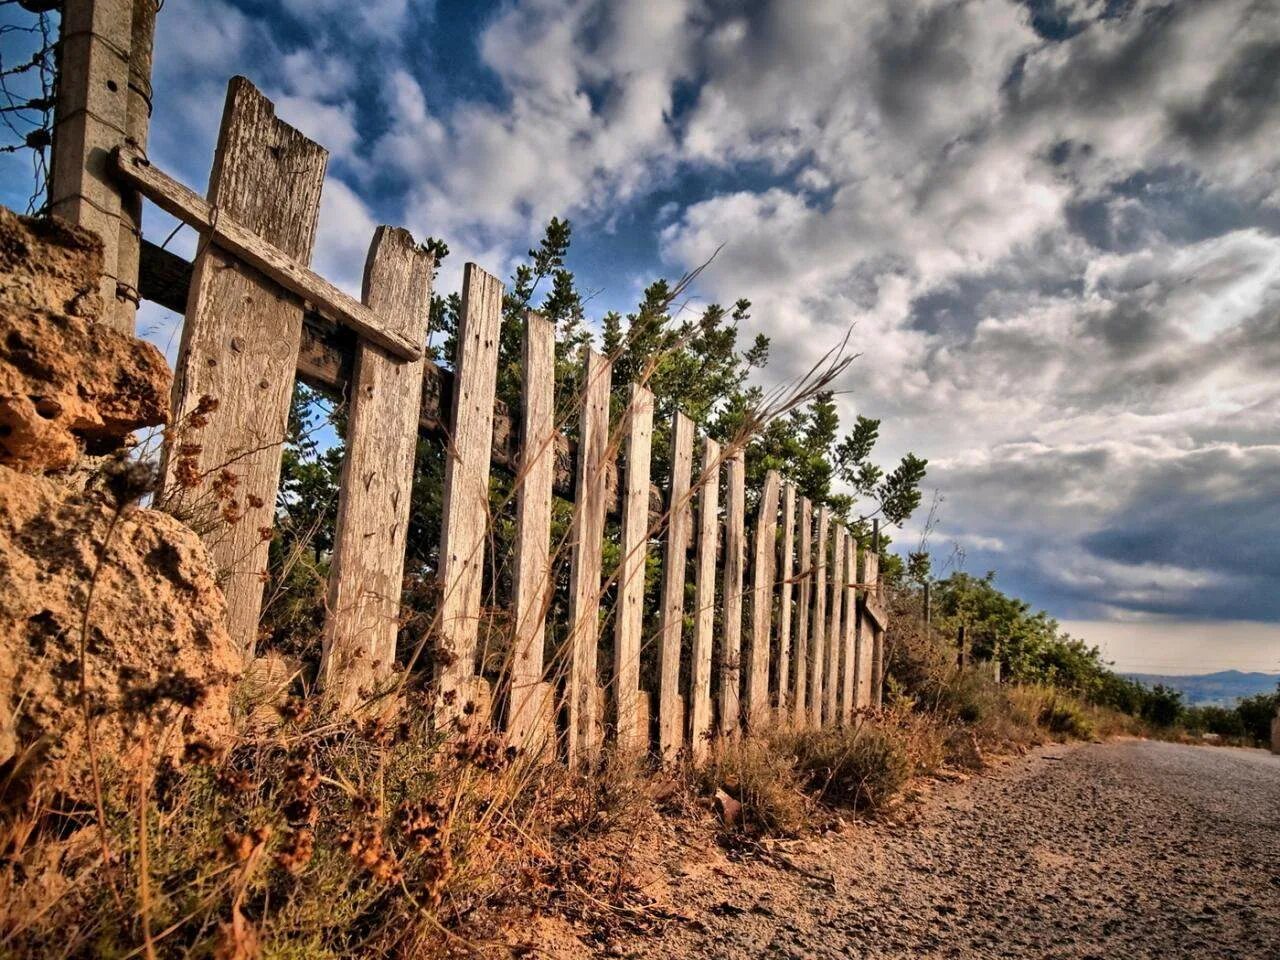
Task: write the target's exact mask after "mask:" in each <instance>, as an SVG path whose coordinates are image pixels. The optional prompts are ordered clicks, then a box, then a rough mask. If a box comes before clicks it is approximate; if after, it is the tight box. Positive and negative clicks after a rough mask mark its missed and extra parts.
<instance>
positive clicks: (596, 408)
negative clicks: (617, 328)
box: [565, 348, 613, 767]
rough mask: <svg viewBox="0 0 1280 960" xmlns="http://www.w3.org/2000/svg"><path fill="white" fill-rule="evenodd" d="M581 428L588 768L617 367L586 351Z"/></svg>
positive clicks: (579, 552)
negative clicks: (611, 412)
mask: <svg viewBox="0 0 1280 960" xmlns="http://www.w3.org/2000/svg"><path fill="white" fill-rule="evenodd" d="M583 352H584V354H585V358H584V363H583V387H582V410H581V418H580V420H579V424H580V426H579V428H578V472H577V481H578V482H577V487H576V490H575V498H576V502H575V503H574V508H573V540H572V548H571V553H570V561H569V624H570V626H569V677H568V682H567V684H566V688H565V700H566V702H567V703H568V706H569V740H568V760H569V765H570V766H571V767H580V766H585V765H586V764H588V763H590V762H591V761H592V760H594V759H595V757H596V756H597V755H598V753H599V750H600V736H601V733H602V730H603V728H602V726H601V724H602V722H603V717H601V716H600V708H601V698H600V689H599V687H600V679H599V672H598V664H597V658H598V656H599V646H600V550H601V545H602V542H603V540H604V499H605V481H606V480H607V479H608V478H607V476H606V473H605V468H606V466H607V458H608V451H609V391H610V388H611V385H612V379H613V366H612V364H611V363H610V362H609V361H608V360H607V359H606V358H605V357H604V356H602V355H601V354H599V353H596V351H594V350H592V349H590V348H586V349H585V350H584V351H583Z"/></svg>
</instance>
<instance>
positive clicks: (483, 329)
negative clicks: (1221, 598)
mask: <svg viewBox="0 0 1280 960" xmlns="http://www.w3.org/2000/svg"><path fill="white" fill-rule="evenodd" d="M501 327H502V283H501V282H500V281H499V280H498V279H497V278H496V277H493V276H490V275H489V274H488V273H486V272H485V271H483V270H481V269H480V268H479V267H478V266H476V265H475V264H474V263H468V264H467V265H466V267H465V268H464V269H463V273H462V310H461V312H460V314H459V316H458V330H457V356H456V357H454V363H453V367H454V394H453V410H452V411H450V418H449V442H448V445H447V447H446V449H445V468H444V495H443V499H442V504H441V510H442V513H443V519H442V521H441V524H440V573H439V577H440V590H441V596H440V608H439V614H438V619H439V640H438V643H437V645H436V656H437V681H438V685H439V691H438V693H439V698H440V700H439V702H440V707H441V710H440V712H439V716H438V720H439V721H440V722H443V721H445V720H447V719H449V718H451V717H456V716H458V715H459V714H462V713H468V712H470V713H473V714H479V713H481V712H482V711H483V710H484V709H485V708H486V707H487V704H486V703H485V701H486V700H487V699H488V689H487V685H485V686H484V687H483V689H482V685H483V684H484V681H483V679H482V678H479V677H477V676H476V652H477V650H476V648H477V644H478V642H479V636H480V601H481V589H482V586H483V583H484V548H485V541H486V540H487V539H488V533H489V529H488V520H489V460H490V456H491V451H492V449H493V399H494V395H495V393H496V392H497V379H498V338H499V334H500V332H501ZM484 720H485V721H486V722H488V720H489V718H488V717H485V718H484Z"/></svg>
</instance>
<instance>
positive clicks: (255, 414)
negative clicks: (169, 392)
mask: <svg viewBox="0 0 1280 960" xmlns="http://www.w3.org/2000/svg"><path fill="white" fill-rule="evenodd" d="M327 156H328V155H327V154H326V152H325V151H324V149H323V148H321V147H320V146H318V145H317V144H315V143H312V142H311V141H310V140H308V139H307V138H306V137H304V136H303V135H302V134H300V133H299V132H298V131H296V130H294V129H293V128H292V127H290V126H289V125H288V124H286V123H283V122H282V121H280V120H277V119H276V116H275V108H274V107H273V106H272V104H271V101H269V100H267V99H266V98H265V97H264V96H262V94H260V93H259V92H258V91H257V90H256V89H254V87H253V85H252V84H251V83H249V81H247V80H245V79H244V78H242V77H237V78H235V79H233V80H232V81H231V84H230V86H229V88H228V90H227V100H226V107H225V109H224V111H223V115H222V127H221V130H220V132H219V135H218V147H217V151H216V153H215V154H214V161H213V172H212V174H211V175H210V179H209V202H210V204H213V205H215V206H216V207H217V208H218V209H219V210H223V211H226V213H227V214H228V215H229V216H233V217H235V218H236V219H237V220H239V221H240V222H241V223H243V224H244V225H245V226H246V228H248V229H250V230H253V231H254V233H256V234H257V235H258V236H260V237H262V238H263V239H265V240H267V241H269V242H270V243H272V244H273V245H274V246H276V247H277V248H278V249H280V250H281V251H283V252H284V253H285V254H287V255H288V256H290V257H292V258H293V259H294V260H297V261H298V262H300V263H306V262H308V261H309V260H310V259H311V248H312V244H313V242H314V239H315V226H316V216H317V214H318V213H319V210H320V189H321V186H322V184H323V182H324V171H325V165H326V160H327ZM301 331H302V305H301V304H300V303H298V301H297V300H295V299H294V298H293V297H292V296H290V295H289V294H287V293H285V292H284V291H283V290H281V289H279V288H278V287H277V286H276V285H275V284H274V283H272V282H271V281H269V280H267V279H266V278H265V277H263V276H262V275H261V274H259V273H258V272H257V271H255V270H251V269H246V268H245V267H243V266H242V265H241V264H240V263H239V262H238V261H237V260H236V258H235V257H234V256H232V255H231V254H229V253H227V252H225V251H223V250H221V249H219V248H218V247H216V246H214V245H211V244H208V243H204V244H202V247H201V251H200V253H199V255H198V257H197V259H196V266H195V272H194V274H193V277H192V287H191V296H190V298H189V300H188V304H187V314H186V322H185V323H184V324H183V328H182V344H181V347H180V348H179V352H178V362H177V369H176V371H175V376H174V403H173V408H174V420H173V422H174V423H175V424H176V425H177V426H176V428H175V429H173V430H171V431H170V432H169V435H168V436H167V437H166V442H167V444H168V446H167V449H166V457H165V475H166V482H165V486H166V488H167V489H168V490H171V491H175V493H174V497H173V500H174V506H175V507H177V508H178V509H179V510H181V511H183V512H186V513H188V515H189V516H192V517H193V519H194V521H195V522H196V523H197V524H198V525H199V526H201V527H202V528H203V529H204V530H205V535H204V537H205V543H206V544H207V545H208V547H209V553H210V557H211V558H212V560H213V562H214V565H215V566H216V567H217V569H218V570H219V572H220V574H221V576H222V587H223V593H224V595H225V596H226V600H227V624H228V628H229V630H230V632H231V636H232V637H233V638H234V639H235V640H236V641H237V642H238V643H239V644H240V645H241V647H242V648H243V649H244V651H245V654H246V656H252V654H253V648H254V643H255V641H256V639H257V633H258V615H259V613H260V611H261V608H262V590H263V574H264V572H265V570H266V566H267V547H268V545H269V541H270V537H269V536H268V535H266V534H265V533H264V531H269V530H270V528H271V527H272V525H273V524H274V520H275V506H276V492H277V489H278V487H279V483H280V457H281V449H282V447H281V445H282V443H283V442H284V435H285V425H286V421H287V419H288V415H289V402H290V400H291V399H292V397H293V383H294V371H295V369H296V367H297V360H298V341H299V338H300V336H301ZM204 397H211V398H213V399H214V400H216V401H217V402H218V407H217V410H216V412H214V413H213V414H212V415H211V416H210V417H209V422H208V425H207V426H205V427H203V428H202V429H200V430H191V429H187V427H188V426H189V424H190V422H191V420H190V418H191V417H192V415H193V414H194V412H195V411H196V409H197V408H200V407H201V401H202V398H204ZM179 468H181V470H179ZM180 473H181V474H185V477H184V476H180V475H179V474H180ZM193 477H198V479H195V480H192V478H193ZM228 477H230V478H231V479H228Z"/></svg>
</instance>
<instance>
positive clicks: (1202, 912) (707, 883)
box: [542, 740, 1280, 960]
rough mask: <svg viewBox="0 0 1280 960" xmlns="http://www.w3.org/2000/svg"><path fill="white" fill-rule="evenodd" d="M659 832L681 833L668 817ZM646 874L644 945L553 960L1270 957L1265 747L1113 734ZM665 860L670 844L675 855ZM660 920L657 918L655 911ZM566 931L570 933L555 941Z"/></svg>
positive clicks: (1269, 793)
mask: <svg viewBox="0 0 1280 960" xmlns="http://www.w3.org/2000/svg"><path fill="white" fill-rule="evenodd" d="M671 829H672V831H673V832H674V831H679V830H680V827H678V826H674V827H672V828H671ZM666 847H667V849H668V850H670V851H671V853H672V855H671V856H670V857H669V858H667V859H666V860H665V861H664V862H662V863H661V864H660V866H658V867H655V868H654V869H653V871H652V875H651V876H650V877H649V878H648V879H647V881H646V882H647V884H648V887H649V892H650V893H651V895H652V896H653V897H654V899H655V900H656V901H658V903H659V904H662V905H663V907H664V908H665V911H666V914H667V920H666V921H665V922H662V923H658V924H656V925H655V928H654V929H653V930H652V931H651V932H650V933H648V934H645V935H638V934H635V933H618V934H616V935H614V936H608V937H603V938H601V937H600V936H599V935H598V934H597V935H596V937H595V940H596V942H595V943H594V944H593V945H592V946H590V947H588V946H584V945H583V941H584V940H586V941H587V942H590V940H591V938H590V937H589V936H585V933H586V931H578V934H579V935H580V936H581V937H582V939H578V938H576V937H575V938H574V943H573V944H572V945H570V943H569V942H567V941H566V939H565V938H563V937H556V938H554V939H555V940H558V941H559V942H558V943H554V942H546V943H544V944H542V949H543V950H546V951H549V952H550V953H552V954H553V955H558V956H591V955H595V956H628V957H671V958H682V960H685V958H694V957H696V958H706V960H711V958H720V957H725V958H731V957H743V958H747V957H750V958H758V957H869V958H871V957H874V958H890V957H895V958H896V957H1028V958H1030V957H1035V958H1075V960H1084V958H1098V960H1103V958H1107V960H1109V958H1120V957H1124V958H1140V957H1161V958H1169V957H1179V958H1190V957H1214V958H1218V957H1222V958H1228V957H1239V958H1277V957H1280V756H1272V755H1269V754H1267V753H1265V752H1264V751H1257V750H1238V749H1228V748H1213V747H1193V746H1181V745H1174V744H1167V743H1156V742H1147V741H1135V740H1128V741H1118V742H1112V743H1106V744H1084V745H1077V746H1071V747H1061V746H1057V747H1050V748H1043V749H1041V750H1038V751H1035V752H1033V753H1031V754H1029V755H1028V756H1026V757H1023V758H1018V759H1014V760H1009V761H1005V762H1003V763H1001V764H1000V765H999V766H998V767H997V768H996V769H994V770H990V771H988V772H986V773H984V774H981V775H978V776H975V777H972V778H969V779H957V780H956V781H952V782H945V781H933V782H930V783H928V784H926V785H924V786H923V787H922V788H921V794H920V795H918V796H917V797H916V798H915V799H914V800H912V801H908V803H906V804H905V805H904V807H903V808H902V811H901V812H900V814H899V815H898V817H897V818H896V822H882V823H876V824H863V823H858V824H851V825H848V826H845V827H843V828H842V829H840V830H839V832H832V833H829V834H827V835H826V836H824V837H821V838H816V839H811V840H805V841H796V842H783V843H780V844H775V845H773V846H772V848H771V850H770V851H769V853H768V854H766V855H764V856H762V855H760V854H758V853H757V854H748V855H746V856H745V858H743V857H742V855H739V854H734V853H731V852H726V851H724V850H722V849H720V848H718V847H710V846H708V847H707V848H706V849H697V850H695V852H693V853H692V854H690V852H689V847H688V840H687V838H686V839H685V842H683V843H682V842H681V838H680V837H679V836H677V835H672V836H670V837H668V838H667V843H666ZM677 851H682V852H680V853H678V854H677ZM660 912H661V911H660ZM563 932H567V931H563Z"/></svg>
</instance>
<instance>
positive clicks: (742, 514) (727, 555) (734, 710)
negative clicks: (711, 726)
mask: <svg viewBox="0 0 1280 960" xmlns="http://www.w3.org/2000/svg"><path fill="white" fill-rule="evenodd" d="M746 483H747V465H746V460H745V458H744V457H743V455H742V453H741V452H738V453H736V454H735V455H734V456H732V457H729V458H728V459H727V460H726V461H725V505H724V570H723V577H722V581H721V586H720V602H721V603H722V604H723V614H722V616H721V623H720V629H721V630H722V631H723V632H722V637H723V642H722V643H721V646H720V734H721V736H725V737H731V736H733V735H735V734H736V733H737V732H738V726H739V721H740V719H741V714H742V705H741V703H740V700H741V693H740V691H741V689H742V568H743V564H744V563H745V561H746V548H747V538H746V531H745V526H746V519H747V518H746V513H747V504H746Z"/></svg>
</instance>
